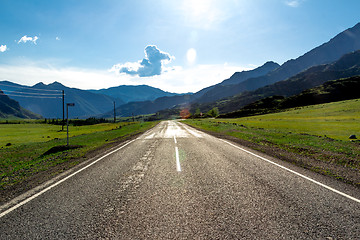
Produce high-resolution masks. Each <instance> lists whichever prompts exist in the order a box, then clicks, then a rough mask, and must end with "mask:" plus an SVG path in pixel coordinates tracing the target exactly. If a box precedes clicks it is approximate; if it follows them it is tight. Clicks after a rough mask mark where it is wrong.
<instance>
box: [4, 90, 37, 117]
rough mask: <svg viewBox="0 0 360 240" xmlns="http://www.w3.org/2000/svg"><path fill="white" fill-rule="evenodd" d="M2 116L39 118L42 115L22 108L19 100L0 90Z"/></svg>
mask: <svg viewBox="0 0 360 240" xmlns="http://www.w3.org/2000/svg"><path fill="white" fill-rule="evenodd" d="M0 118H26V119H38V118H41V116H40V115H37V114H34V113H32V112H30V111H29V110H26V109H24V108H22V107H21V106H20V104H19V103H18V102H17V101H15V100H13V99H11V98H9V97H8V96H7V95H5V94H4V92H3V91H1V90H0Z"/></svg>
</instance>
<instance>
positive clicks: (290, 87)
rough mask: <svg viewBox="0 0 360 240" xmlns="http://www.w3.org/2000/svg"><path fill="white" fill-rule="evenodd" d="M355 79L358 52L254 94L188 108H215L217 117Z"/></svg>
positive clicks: (359, 71) (359, 58)
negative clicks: (322, 85) (254, 104)
mask: <svg viewBox="0 0 360 240" xmlns="http://www.w3.org/2000/svg"><path fill="white" fill-rule="evenodd" d="M358 75H360V50H358V51H355V52H352V53H349V54H346V55H344V56H343V57H342V58H340V59H339V60H338V61H336V62H334V63H331V64H323V65H319V66H315V67H312V68H309V69H308V70H306V71H303V72H301V73H299V74H297V75H295V76H293V77H291V78H289V79H287V80H283V81H280V82H276V83H274V84H271V85H267V86H265V87H262V88H259V89H257V90H254V91H248V92H244V93H241V94H239V95H236V96H233V97H231V98H229V99H223V100H221V101H218V102H214V103H210V104H202V105H194V106H193V107H192V108H193V109H194V108H200V109H201V110H202V111H207V110H209V109H211V108H213V107H218V108H219V110H220V112H221V113H228V112H232V111H236V110H239V109H240V108H242V107H244V106H245V105H248V104H250V103H252V102H255V101H258V100H260V99H262V98H265V97H270V96H284V97H290V96H293V95H296V94H299V93H301V92H302V91H304V90H306V89H309V88H313V87H316V86H319V85H321V84H324V83H325V82H327V81H330V80H337V79H340V78H349V77H353V76H358Z"/></svg>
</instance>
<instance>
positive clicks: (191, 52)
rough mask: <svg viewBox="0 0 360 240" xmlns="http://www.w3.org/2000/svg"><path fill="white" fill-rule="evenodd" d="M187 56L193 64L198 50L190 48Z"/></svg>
mask: <svg viewBox="0 0 360 240" xmlns="http://www.w3.org/2000/svg"><path fill="white" fill-rule="evenodd" d="M186 58H187V61H188V63H190V64H193V63H194V62H195V60H196V50H195V49H194V48H190V49H189V50H187V52H186Z"/></svg>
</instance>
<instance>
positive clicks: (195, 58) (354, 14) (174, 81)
mask: <svg viewBox="0 0 360 240" xmlns="http://www.w3.org/2000/svg"><path fill="white" fill-rule="evenodd" d="M359 9H360V1H358V0H178V1H177V0H171V1H169V0H152V1H150V0H131V1H130V0H128V1H123V0H102V1H100V0H98V1H95V0H61V1H60V0H58V1H53V0H47V1H43V0H31V1H30V0H28V1H24V0H0V80H5V79H6V80H10V81H13V82H17V83H20V84H26V85H33V84H35V83H37V82H40V81H41V82H44V83H51V82H54V81H59V82H61V83H63V84H65V85H67V86H69V87H77V88H81V89H100V88H107V87H111V86H118V85H138V84H147V85H150V86H154V87H158V88H161V89H163V90H166V91H171V92H189V91H192V92H195V91H198V90H200V89H201V88H204V87H206V86H209V85H212V84H215V83H218V82H221V81H222V80H224V79H226V78H228V77H230V76H231V75H232V74H233V73H234V72H235V71H242V70H245V69H252V68H255V67H257V66H260V65H262V64H263V63H265V62H266V61H269V60H271V61H275V62H277V63H279V64H282V63H284V62H285V61H287V60H289V59H292V58H297V57H299V56H300V55H302V54H304V53H305V52H307V51H309V50H311V49H312V48H314V47H316V46H318V45H320V44H322V43H324V42H327V41H328V40H330V38H332V37H334V36H335V35H336V34H338V33H340V32H341V31H343V30H345V29H347V28H350V27H352V26H354V25H355V24H356V23H358V22H359V21H360V15H359V13H358V11H359ZM146 49H147V50H146Z"/></svg>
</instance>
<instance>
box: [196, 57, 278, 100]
mask: <svg viewBox="0 0 360 240" xmlns="http://www.w3.org/2000/svg"><path fill="white" fill-rule="evenodd" d="M279 66H280V65H279V64H277V63H275V62H272V61H268V62H266V63H265V64H264V65H262V66H260V67H257V68H255V69H252V70H248V71H241V72H235V73H234V74H233V75H232V76H231V77H230V78H228V79H225V80H224V81H222V82H220V83H218V84H215V85H212V86H209V87H206V88H204V89H202V90H200V91H198V92H196V93H195V94H194V95H193V97H192V99H193V100H192V101H194V102H208V101H214V99H215V100H216V99H221V98H224V97H227V95H223V94H222V86H228V85H234V84H239V83H241V82H244V81H246V80H247V79H249V78H254V77H259V76H263V75H266V74H268V73H269V72H271V71H273V70H275V69H277V68H278V67H279ZM209 92H210V93H209ZM214 93H215V94H214Z"/></svg>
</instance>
